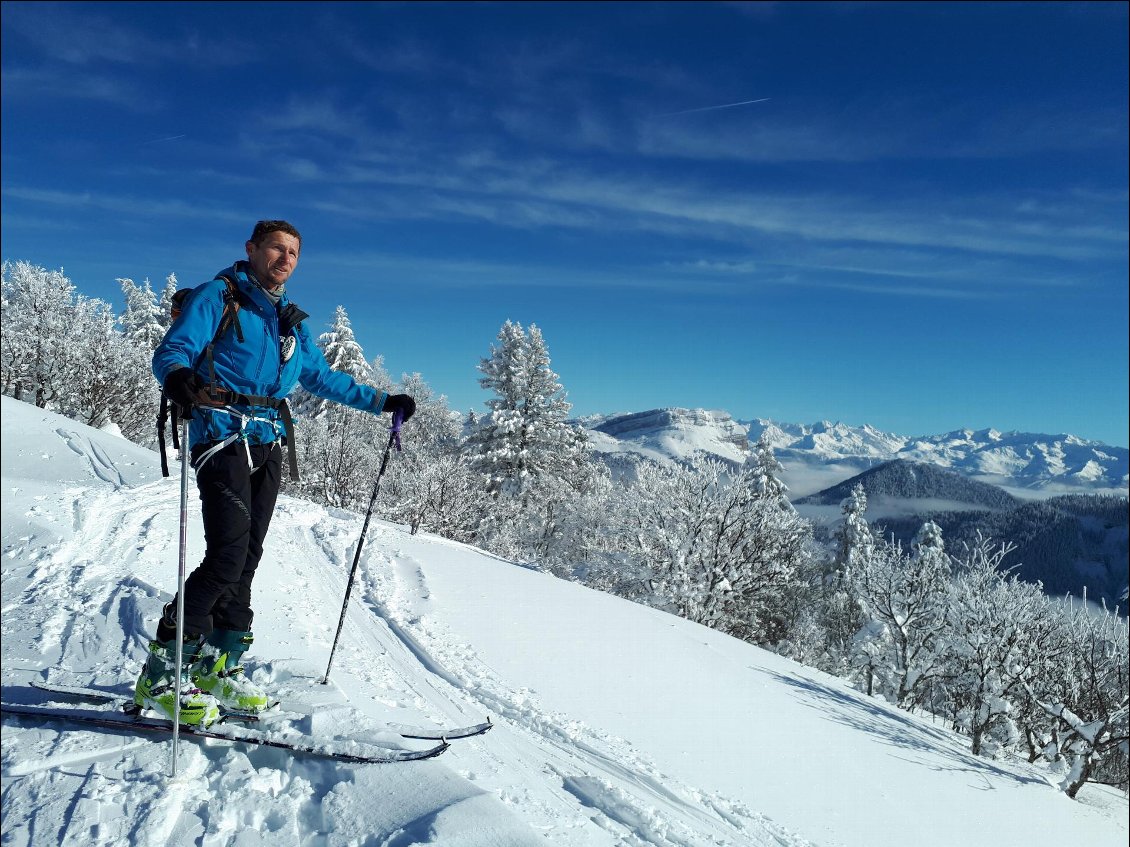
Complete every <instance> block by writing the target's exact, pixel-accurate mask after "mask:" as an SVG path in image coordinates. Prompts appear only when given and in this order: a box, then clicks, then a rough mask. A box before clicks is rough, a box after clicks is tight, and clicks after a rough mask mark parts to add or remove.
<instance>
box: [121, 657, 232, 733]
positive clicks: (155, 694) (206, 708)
mask: <svg viewBox="0 0 1130 847" xmlns="http://www.w3.org/2000/svg"><path fill="white" fill-rule="evenodd" d="M199 648H200V642H199V641H188V640H186V641H185V642H184V644H183V645H182V648H181V667H180V680H181V683H180V722H181V723H182V724H185V725H187V726H199V727H207V726H210V725H212V724H213V723H215V722H216V721H217V720H219V718H220V704H219V703H218V702H217V701H216V698H215V697H213V696H211V695H210V694H205V693H204V692H202V691H201V690H200V689H199V688H197V687H196V685H195V684H194V683H193V682H192V679H191V676H190V670H191V668H192V667H193V666H194V664H195V663H196V661H197V652H198V651H199ZM176 650H177V644H176V639H175V638H173V639H172V640H170V641H156V640H154V641H150V642H149V656H148V658H147V659H146V660H145V667H144V668H142V670H141V676H139V677H138V678H137V684H136V685H135V686H134V692H133V702H134V703H136V704H137V705H138V706H140V707H141V708H143V709H152V710H153V711H155V712H157V713H159V714H160V715H161V716H162V717H165V718H168V719H169V720H175V719H176V717H175V712H176V678H177V668H176V663H177V653H176Z"/></svg>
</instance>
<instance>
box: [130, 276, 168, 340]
mask: <svg viewBox="0 0 1130 847" xmlns="http://www.w3.org/2000/svg"><path fill="white" fill-rule="evenodd" d="M118 284H119V285H121V287H122V294H123V295H124V296H125V299H126V307H125V311H123V312H122V314H121V316H120V317H119V318H118V323H119V324H120V325H121V327H122V333H123V334H124V335H125V338H126V340H127V341H128V342H130V343H131V344H135V345H137V346H138V347H140V348H141V349H142V350H148V351H149V352H150V353H152V352H153V351H154V350H156V349H157V345H158V344H160V343H161V339H162V338H164V337H165V330H166V329H167V328H168V326H167V324H165V323H164V322H163V321H162V318H161V307H160V306H159V305H158V304H157V298H156V296H155V295H154V294H153V289H152V288H151V287H150V285H149V280H145V282H144V283H142V284H141V285H138V284H136V283H135V282H134V281H133V280H132V279H119V280H118Z"/></svg>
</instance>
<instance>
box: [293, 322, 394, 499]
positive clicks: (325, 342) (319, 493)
mask: <svg viewBox="0 0 1130 847" xmlns="http://www.w3.org/2000/svg"><path fill="white" fill-rule="evenodd" d="M317 345H318V348H319V349H320V350H322V352H323V353H324V354H325V356H326V360H327V361H328V362H329V364H330V367H332V368H333V369H334V370H339V371H344V372H345V373H348V374H349V375H350V376H352V377H353V378H354V379H355V380H357V381H358V382H359V383H363V384H366V385H373V386H374V387H376V388H378V389H380V390H387V389H388V388H389V387H390V386H389V384H388V380H387V374H385V373H384V368H383V366H381V365H380V360H379V359H378V360H376V365H377V366H378V367H379V372H378V370H377V369H375V368H374V365H373V364H370V363H369V362H368V360H366V358H365V351H364V350H363V349H362V347H361V345H360V343H359V342H358V341H357V339H356V337H355V336H354V334H353V327H352V325H351V323H350V321H349V315H348V314H347V313H346V311H345V309H344V308H343V307H341V306H338V307H337V310H336V312H335V314H334V320H333V323H332V324H331V326H330V329H329V331H328V332H324V333H322V334H321V335H320V336H318V341H317ZM377 378H380V379H381V380H382V383H383V384H378V383H377V381H376V380H377ZM292 397H293V400H292V403H291V405H292V407H293V408H294V410H295V412H296V415H297V417H298V418H299V420H298V421H296V426H297V427H298V433H297V435H298V446H299V450H300V451H301V454H302V456H301V459H300V471H301V474H302V476H303V480H302V482H301V483H299V484H298V490H299V491H301V492H303V493H305V494H306V495H307V496H309V497H312V498H313V499H315V500H316V501H318V502H321V503H326V504H328V505H331V506H340V507H344V508H364V507H365V506H366V505H367V503H368V497H369V492H370V490H371V486H372V480H373V479H375V478H376V474H377V471H378V469H379V466H380V459H381V456H382V455H383V450H384V447H385V445H386V443H387V437H388V433H387V429H384V428H383V427H382V424H381V422H380V421H379V420H378V419H377V418H376V417H374V416H373V415H371V414H369V413H367V412H361V411H358V410H356V409H350V408H348V407H346V406H342V405H340V404H337V403H331V402H329V401H327V400H324V399H322V398H320V397H316V396H315V395H313V394H311V393H310V392H308V391H305V390H304V389H302V388H298V389H296V390H295V392H294V394H293V395H292ZM284 485H287V486H288V487H289V486H290V483H286V482H284Z"/></svg>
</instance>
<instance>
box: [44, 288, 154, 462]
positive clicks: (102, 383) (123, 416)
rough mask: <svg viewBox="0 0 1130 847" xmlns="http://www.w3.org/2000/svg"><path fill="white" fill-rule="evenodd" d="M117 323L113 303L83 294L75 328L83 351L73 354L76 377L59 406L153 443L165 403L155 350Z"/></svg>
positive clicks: (77, 417) (91, 423)
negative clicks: (153, 365) (152, 367)
mask: <svg viewBox="0 0 1130 847" xmlns="http://www.w3.org/2000/svg"><path fill="white" fill-rule="evenodd" d="M114 323H115V319H114V314H113V311H112V310H111V308H110V306H109V304H107V303H104V302H102V301H101V300H87V299H85V298H80V299H79V302H78V303H77V304H76V309H75V324H74V325H73V327H72V330H73V334H74V337H75V339H76V341H75V346H76V347H77V348H80V349H81V350H82V351H83V355H81V356H74V357H72V358H71V363H72V364H71V368H72V369H71V379H69V380H68V381H67V383H66V386H65V389H64V391H63V392H62V393H61V394H60V396H59V397H58V398H57V400H56V402H55V406H56V408H57V410H58V411H59V412H60V413H61V414H64V415H66V416H67V417H69V418H73V419H75V420H79V421H82V422H83V423H85V424H88V425H89V426H94V427H99V428H103V429H109V430H111V431H117V432H119V433H120V434H122V435H124V436H125V437H126V438H130V439H131V440H133V441H136V442H138V443H140V444H150V443H152V440H153V429H154V427H153V421H154V418H155V415H156V409H157V403H158V402H159V401H158V398H159V393H158V385H157V380H156V379H154V378H153V375H152V373H151V372H150V369H149V363H150V360H151V357H152V354H153V351H152V349H151V348H149V347H145V346H142V345H141V343H139V342H137V341H134V340H131V339H129V338H127V337H126V336H125V335H124V334H123V333H121V332H118V331H117V330H116V329H115V327H114Z"/></svg>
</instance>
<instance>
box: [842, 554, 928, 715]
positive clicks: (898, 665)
mask: <svg viewBox="0 0 1130 847" xmlns="http://www.w3.org/2000/svg"><path fill="white" fill-rule="evenodd" d="M920 537H921V538H922V539H923V543H924V544H925V546H920V547H919V548H918V550H916V551H915V552H914V553H912V554H911V555H907V554H906V553H905V552H904V551H903V549H902V547H901V546H900V545H898V544H895V543H892V542H888V541H882V540H880V541H878V542H877V543H876V544H875V546H874V547H873V548H872V550H871V553H870V555H869V556H868V557H867V558H866V559H862V558H861V559H859V560H858V561H856V563H855V564H854V565H853V567H852V568H851V570H850V571H848V573H847V574H846V580H847V583H848V585H849V586H850V588H851V591H852V593H853V594H854V596H855V597H856V599H857V600H858V601H859V602H860V604H861V605H862V609H863V613H864V616H865V619H866V621H867V623H866V624H865V628H864V629H863V630H862V631H861V632H860V633H859V635H858V636H857V639H856V649H857V659H856V664H857V667H859V668H861V669H862V670H863V671H864V672H865V673H866V674H867V677H868V678H867V687H868V690H869V691H871V690H872V685H873V684H874V683H878V684H879V685H880V690H881V691H882V693H883V694H884V695H886V696H887V697H888V698H890V699H892V700H893V701H894V702H895V703H896V704H897V705H899V706H902V707H910V706H911V705H914V704H915V703H916V701H917V700H918V698H920V697H922V696H923V695H924V693H925V691H926V690H927V689H928V687H929V685H930V684H931V683H932V682H933V681H934V680H935V679H936V678H937V677H938V676H939V674H940V673H941V671H942V668H943V654H942V647H943V644H944V635H945V625H946V618H945V605H946V601H945V597H946V589H947V586H948V582H949V578H950V568H949V562H948V559H947V558H946V557H944V556H938V555H935V548H934V547H933V546H932V545H931V544H930V543H927V539H932V538H933V537H934V536H933V533H932V532H927V533H925V534H923V535H921V536H920Z"/></svg>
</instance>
